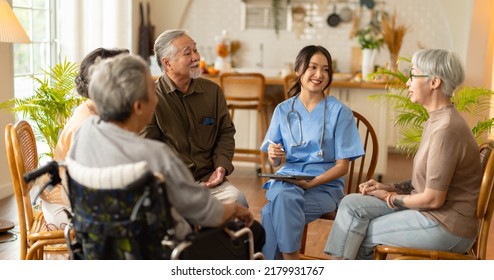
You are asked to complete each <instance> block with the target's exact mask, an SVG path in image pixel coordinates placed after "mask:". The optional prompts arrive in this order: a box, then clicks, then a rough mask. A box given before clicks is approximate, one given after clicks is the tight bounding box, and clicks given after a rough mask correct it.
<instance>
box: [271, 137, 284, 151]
mask: <svg viewBox="0 0 494 280" xmlns="http://www.w3.org/2000/svg"><path fill="white" fill-rule="evenodd" d="M268 142H269V143H271V144H273V145H278V144H276V143H275V142H273V140H271V139H268ZM281 150H282V151H283V152H284V151H285V149H283V147H281Z"/></svg>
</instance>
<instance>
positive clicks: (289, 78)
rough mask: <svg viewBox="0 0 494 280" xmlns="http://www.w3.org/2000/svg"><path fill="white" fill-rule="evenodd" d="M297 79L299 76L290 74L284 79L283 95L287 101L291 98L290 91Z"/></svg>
mask: <svg viewBox="0 0 494 280" xmlns="http://www.w3.org/2000/svg"><path fill="white" fill-rule="evenodd" d="M296 78H297V74H295V73H290V74H288V75H286V76H285V77H284V78H283V94H284V96H285V100H286V99H288V98H290V96H288V90H289V89H290V88H291V87H292V86H293V84H294V83H295V79H296Z"/></svg>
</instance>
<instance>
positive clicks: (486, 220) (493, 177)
mask: <svg viewBox="0 0 494 280" xmlns="http://www.w3.org/2000/svg"><path fill="white" fill-rule="evenodd" d="M493 149H494V141H493V140H489V141H487V142H485V143H483V144H482V145H480V155H481V163H482V165H481V166H482V168H483V169H484V176H483V178H482V183H481V185H480V192H479V198H478V202H477V213H476V215H477V218H478V219H479V220H480V231H479V233H478V235H477V240H476V241H475V244H474V245H473V247H472V248H471V249H470V250H468V252H467V253H465V254H459V253H452V252H445V251H436V250H425V249H418V248H406V247H395V246H387V245H378V246H377V247H376V248H375V256H374V258H375V259H376V260H385V259H387V258H388V254H392V255H393V257H392V259H399V260H400V259H401V260H423V259H427V260H431V259H433V260H485V259H486V253H487V241H488V238H489V229H490V226H491V222H492V214H493V211H494V189H493V188H494V156H492V150H493Z"/></svg>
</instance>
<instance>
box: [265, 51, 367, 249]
mask: <svg viewBox="0 0 494 280" xmlns="http://www.w3.org/2000/svg"><path fill="white" fill-rule="evenodd" d="M295 73H296V74H297V78H296V80H295V84H294V85H293V87H292V88H290V89H289V92H288V93H289V96H291V97H290V98H289V99H288V100H285V101H284V102H282V103H280V104H279V105H278V106H277V107H276V109H275V111H274V113H273V117H272V119H271V124H270V126H269V129H268V131H267V133H266V136H265V138H264V141H263V143H262V145H261V150H262V151H264V152H267V153H268V156H269V162H270V164H271V165H272V166H274V167H278V166H280V165H282V164H283V165H282V166H281V168H280V169H279V170H278V171H277V174H291V175H312V176H315V177H314V178H313V179H311V180H309V181H306V180H269V181H268V182H266V184H265V185H264V188H265V189H267V192H266V198H267V200H268V202H267V204H266V205H265V206H264V208H263V209H262V212H261V214H262V221H261V222H262V225H263V226H264V228H265V230H266V243H265V246H264V248H263V253H264V255H265V257H266V259H279V258H283V259H298V251H299V249H300V244H301V242H300V240H301V237H302V232H303V228H304V225H305V224H307V223H309V222H311V221H313V220H315V219H317V218H319V217H320V216H321V215H322V214H324V213H327V212H330V211H333V210H335V209H336V206H337V204H338V202H339V201H340V199H341V198H342V197H343V188H344V179H343V176H344V175H345V174H346V173H347V172H348V167H349V161H351V160H354V159H356V158H358V157H360V156H362V155H363V154H364V151H363V148H362V141H361V139H360V136H359V133H358V130H357V127H356V124H355V120H354V117H353V113H352V111H351V109H349V108H348V107H346V106H345V105H344V104H343V103H341V102H340V101H338V100H337V99H336V98H335V97H334V96H330V95H329V96H327V95H325V93H324V92H325V91H326V89H328V87H329V86H330V84H331V81H332V76H333V71H332V60H331V55H330V54H329V52H328V51H327V50H326V49H325V48H324V47H321V46H313V45H311V46H307V47H304V48H303V49H302V50H301V51H300V52H299V54H298V55H297V58H296V60H295ZM273 143H274V144H273Z"/></svg>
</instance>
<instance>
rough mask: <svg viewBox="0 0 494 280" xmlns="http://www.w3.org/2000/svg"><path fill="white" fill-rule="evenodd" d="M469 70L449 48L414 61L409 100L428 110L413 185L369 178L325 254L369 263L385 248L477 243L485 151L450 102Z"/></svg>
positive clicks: (340, 217) (347, 200) (461, 248)
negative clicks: (378, 249) (379, 247)
mask: <svg viewBox="0 0 494 280" xmlns="http://www.w3.org/2000/svg"><path fill="white" fill-rule="evenodd" d="M464 78H465V72H464V67H463V63H462V61H461V59H460V57H459V56H458V55H457V54H455V53H453V52H451V51H448V50H441V49H424V50H419V51H417V52H416V53H415V54H414V55H413V57H412V69H411V71H410V78H409V79H408V81H407V86H408V91H409V96H410V100H411V101H412V102H414V103H418V104H421V105H422V106H424V108H425V109H426V110H427V111H428V113H429V119H428V121H427V122H426V123H425V125H424V130H423V134H422V140H421V143H420V147H419V149H418V151H417V153H416V154H415V157H414V160H413V172H412V176H411V181H408V182H404V183H398V184H382V183H378V182H376V181H374V180H370V181H368V182H365V183H363V184H361V185H360V191H361V194H351V195H348V196H345V197H344V198H343V199H342V201H341V203H340V205H339V207H338V213H337V215H336V219H335V221H334V224H333V226H332V228H331V232H330V235H329V237H328V240H327V244H326V247H325V249H324V251H325V252H326V253H327V254H329V255H331V256H332V257H333V258H336V259H371V258H373V255H374V247H375V246H376V245H379V244H384V245H391V246H400V247H413V248H420V249H428V250H441V251H450V252H455V253H464V252H466V251H467V250H468V249H469V248H471V246H472V245H473V243H474V241H475V236H476V234H477V231H478V227H479V223H478V220H477V218H476V216H475V211H476V208H477V198H478V193H479V189H480V182H481V180H482V171H481V170H482V169H481V166H480V154H479V152H478V149H479V148H478V144H477V142H476V141H475V139H474V136H473V134H472V131H471V130H470V128H469V126H468V124H467V123H466V121H465V120H464V119H463V117H462V116H461V115H460V113H459V112H458V110H457V109H456V108H455V106H454V104H453V103H452V99H451V98H452V95H453V93H454V91H455V89H456V88H457V87H458V86H460V85H461V84H462V83H463V80H464Z"/></svg>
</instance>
